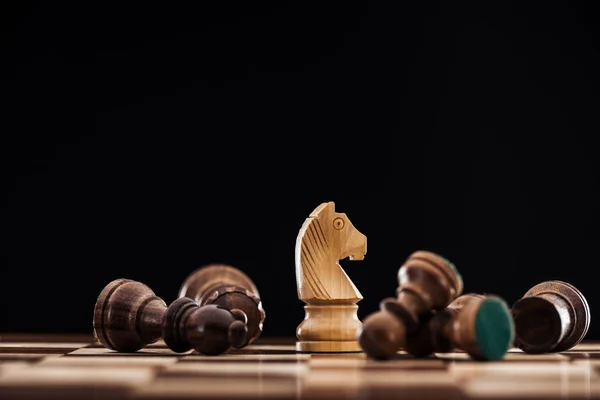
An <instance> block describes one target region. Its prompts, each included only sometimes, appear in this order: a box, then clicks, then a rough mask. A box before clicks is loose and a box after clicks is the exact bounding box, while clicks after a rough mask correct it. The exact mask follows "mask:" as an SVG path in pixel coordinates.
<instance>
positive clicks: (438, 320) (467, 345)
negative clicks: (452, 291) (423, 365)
mask: <svg viewBox="0 0 600 400" xmlns="http://www.w3.org/2000/svg"><path fill="white" fill-rule="evenodd" d="M514 335H515V334H514V324H513V319H512V315H511V312H510V308H509V307H508V305H507V304H506V302H505V301H504V300H503V299H501V298H500V297H497V296H493V295H487V296H484V295H480V294H475V293H469V294H463V295H462V296H459V297H457V298H456V299H454V300H453V301H452V302H451V303H450V304H449V305H448V307H446V308H444V309H443V310H440V311H437V312H432V313H431V314H430V315H428V316H427V317H426V318H425V321H423V323H422V324H420V326H419V328H418V329H417V330H416V331H414V332H412V333H411V334H410V335H408V336H407V338H406V346H405V350H406V351H407V352H408V353H409V354H412V355H414V356H415V357H426V356H428V355H430V354H432V353H448V352H451V351H453V350H455V349H459V350H463V351H465V352H466V353H468V354H469V355H470V356H471V358H472V359H474V360H480V361H496V360H500V359H502V358H503V357H504V355H505V354H506V352H507V351H508V350H509V348H510V346H512V343H513V339H514Z"/></svg>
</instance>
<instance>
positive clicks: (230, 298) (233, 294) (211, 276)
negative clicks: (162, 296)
mask: <svg viewBox="0 0 600 400" xmlns="http://www.w3.org/2000/svg"><path fill="white" fill-rule="evenodd" d="M178 297H179V298H181V297H188V298H191V299H193V300H194V301H196V302H197V303H198V304H200V305H205V304H218V305H220V306H222V307H225V308H227V309H228V310H233V309H238V310H241V311H243V312H244V314H246V316H247V318H248V322H247V324H246V325H247V327H248V344H250V343H253V342H254V341H255V340H256V339H258V338H259V337H260V335H261V334H262V331H263V324H264V321H265V317H266V313H265V310H264V308H263V304H262V301H261V299H260V294H259V292H258V288H257V287H256V284H255V283H254V281H252V279H251V278H250V277H249V276H248V275H246V274H245V273H244V272H243V271H242V270H240V269H239V268H236V267H234V266H231V265H226V264H209V265H205V266H202V267H200V268H198V269H196V270H195V271H193V272H192V273H191V274H190V275H189V276H188V277H187V278H186V279H185V280H184V282H183V284H182V285H181V288H180V289H179V294H178Z"/></svg>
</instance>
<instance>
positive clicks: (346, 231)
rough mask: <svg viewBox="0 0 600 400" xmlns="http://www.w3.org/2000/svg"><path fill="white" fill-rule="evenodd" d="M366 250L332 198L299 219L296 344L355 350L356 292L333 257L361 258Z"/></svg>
mask: <svg viewBox="0 0 600 400" xmlns="http://www.w3.org/2000/svg"><path fill="white" fill-rule="evenodd" d="M366 252H367V238H366V236H365V235H363V234H362V233H361V232H360V231H358V230H357V229H356V228H355V227H354V225H353V224H352V222H351V221H350V220H349V219H348V216H347V215H346V214H344V213H338V212H336V211H335V204H334V203H333V202H328V203H322V204H321V205H319V206H318V207H317V208H315V210H314V211H313V212H312V213H311V214H310V215H309V217H308V218H307V219H306V220H305V221H304V223H303V225H302V227H301V228H300V231H299V232H298V236H297V239H296V248H295V261H296V285H297V290H298V298H299V299H300V300H302V301H303V302H304V303H306V306H305V308H304V309H305V319H304V321H302V323H300V325H299V326H298V328H297V330H296V336H297V337H298V344H297V345H298V349H299V350H301V351H307V352H313V351H314V352H336V351H341V352H345V351H361V348H360V346H359V345H358V342H357V340H356V338H357V331H358V329H359V328H360V326H361V322H360V320H359V319H358V316H357V310H358V306H357V305H356V303H358V302H359V301H360V300H361V299H362V295H361V294H360V292H359V291H358V289H357V288H356V286H355V285H354V283H353V282H352V280H351V279H350V278H349V277H348V275H347V274H346V272H345V271H344V270H343V269H342V267H341V265H340V264H339V260H341V259H344V258H349V259H350V260H363V259H364V257H365V254H366Z"/></svg>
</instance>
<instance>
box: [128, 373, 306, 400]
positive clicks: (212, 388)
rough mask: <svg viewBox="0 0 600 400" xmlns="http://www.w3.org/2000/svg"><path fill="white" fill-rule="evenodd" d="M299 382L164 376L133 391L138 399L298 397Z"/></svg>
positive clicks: (281, 399) (232, 377)
mask: <svg viewBox="0 0 600 400" xmlns="http://www.w3.org/2000/svg"><path fill="white" fill-rule="evenodd" d="M299 390H300V387H299V382H297V381H296V380H295V379H280V378H278V377H270V378H266V377H259V378H256V377H244V376H224V377H214V376H211V377H198V376H193V377H180V376H177V377H175V376H160V377H158V378H157V379H156V380H155V381H153V382H152V383H151V384H149V385H142V386H138V387H137V388H136V389H135V390H134V391H133V393H132V396H131V397H132V398H135V399H137V400H143V399H152V400H160V399H165V400H175V399H277V400H287V399H298V398H299V396H298V394H299Z"/></svg>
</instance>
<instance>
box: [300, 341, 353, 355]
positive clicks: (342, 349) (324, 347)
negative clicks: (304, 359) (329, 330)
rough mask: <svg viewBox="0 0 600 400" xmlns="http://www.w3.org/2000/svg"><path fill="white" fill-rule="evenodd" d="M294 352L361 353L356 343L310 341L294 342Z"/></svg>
mask: <svg viewBox="0 0 600 400" xmlns="http://www.w3.org/2000/svg"><path fill="white" fill-rule="evenodd" d="M296 351H297V352H300V353H362V352H363V349H362V348H361V347H360V345H359V344H358V341H350V340H348V341H337V342H336V341H324V340H323V341H312V342H301V341H298V342H296Z"/></svg>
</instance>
